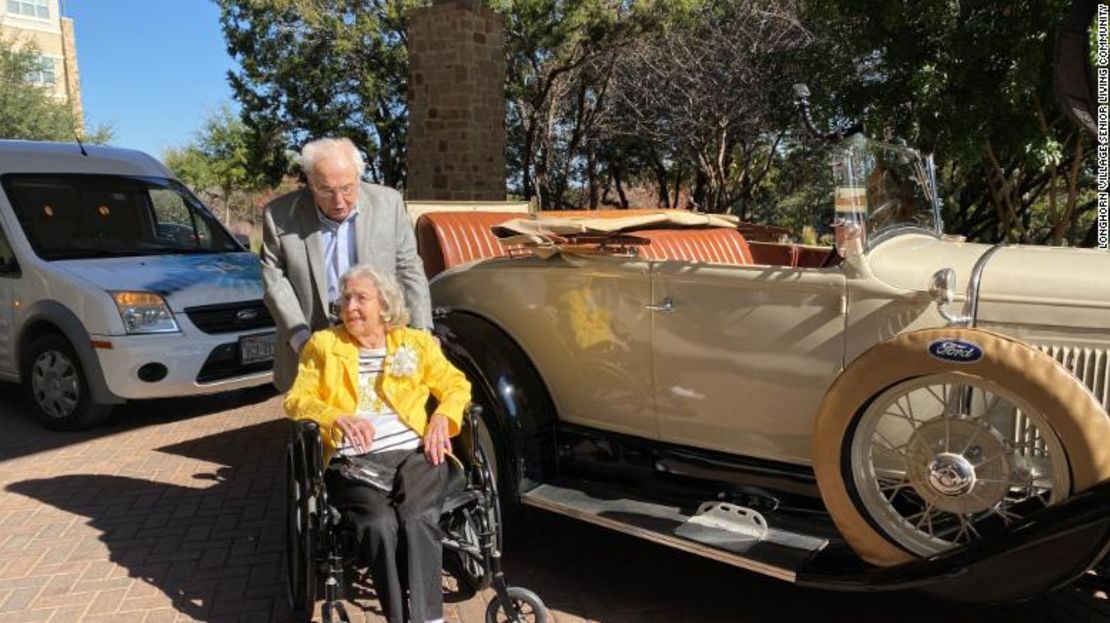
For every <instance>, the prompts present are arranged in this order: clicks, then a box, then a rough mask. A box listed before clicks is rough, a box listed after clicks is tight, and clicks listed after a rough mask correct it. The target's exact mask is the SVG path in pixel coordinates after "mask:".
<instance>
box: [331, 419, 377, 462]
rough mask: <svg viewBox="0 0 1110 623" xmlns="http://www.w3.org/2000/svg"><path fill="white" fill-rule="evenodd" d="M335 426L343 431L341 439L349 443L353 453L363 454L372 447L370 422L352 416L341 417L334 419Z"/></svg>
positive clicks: (372, 426)
mask: <svg viewBox="0 0 1110 623" xmlns="http://www.w3.org/2000/svg"><path fill="white" fill-rule="evenodd" d="M335 425H336V426H338V427H339V430H341V431H343V439H345V440H347V441H348V442H350V444H351V447H352V448H354V449H355V452H358V453H359V454H365V453H367V452H369V451H370V447H371V446H373V445H374V425H373V424H371V423H370V420H364V419H362V418H358V417H354V416H353V415H342V416H339V417H338V418H336V420H335Z"/></svg>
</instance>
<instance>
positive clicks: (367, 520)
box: [285, 264, 470, 623]
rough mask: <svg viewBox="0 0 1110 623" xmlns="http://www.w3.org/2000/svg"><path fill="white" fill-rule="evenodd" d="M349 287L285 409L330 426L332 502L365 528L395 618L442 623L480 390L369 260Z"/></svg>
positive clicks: (311, 348) (366, 552)
mask: <svg viewBox="0 0 1110 623" xmlns="http://www.w3.org/2000/svg"><path fill="white" fill-rule="evenodd" d="M339 286H340V292H341V294H340V301H341V308H340V315H341V318H342V320H343V324H342V325H340V326H336V327H332V328H330V329H325V330H323V331H319V332H317V333H315V334H314V335H313V336H312V337H311V339H309V341H308V343H307V344H306V345H305V348H304V350H303V351H302V353H301V357H300V366H299V369H298V372H297V377H296V380H295V381H294V383H293V387H292V388H291V389H290V390H289V393H288V394H286V396H285V411H286V413H288V415H289V417H291V418H293V419H298V420H299V419H310V420H313V421H315V422H317V423H318V424H319V425H320V433H321V436H322V438H323V442H324V450H325V451H324V453H325V457H324V460H325V462H326V463H328V464H329V465H328V469H327V472H326V474H325V482H326V484H327V488H328V495H329V499H330V500H331V501H332V503H333V504H334V505H335V506H336V508H338V509H339V510H341V511H343V513H344V515H345V516H346V517H348V518H349V519H350V521H351V522H352V523H353V524H354V527H355V529H356V531H357V533H358V543H359V554H360V556H361V557H362V558H363V559H364V560H365V562H367V563H368V564H369V565H370V570H371V575H372V577H373V580H374V587H375V590H376V591H377V594H378V598H379V599H380V600H381V604H382V609H383V610H384V611H385V614H386V617H387V619H388V620H389V621H390V623H402V622H403V621H414V622H416V623H421V622H427V621H442V620H443V592H442V587H441V573H442V566H443V558H442V550H441V546H440V534H441V533H440V530H439V526H438V520H439V515H440V511H441V507H442V503H443V496H444V489H445V485H446V482H447V465H446V463H445V460H446V459H447V456H448V453H449V451H450V448H451V441H450V439H451V437H452V436H454V435H456V434H458V432H459V427H460V422H461V421H462V413H463V409H464V408H465V407H466V404H467V402H468V401H469V400H470V384H469V383H468V382H467V381H466V378H465V377H464V376H463V375H462V373H461V372H459V371H458V370H457V369H456V368H455V367H453V366H452V365H451V364H450V363H449V362H448V361H447V359H446V358H445V357H444V356H443V352H442V351H441V350H440V348H439V344H438V343H437V342H436V341H435V339H434V338H433V337H432V336H431V335H430V334H428V333H426V332H424V331H418V330H415V329H409V328H406V324H407V322H408V312H407V310H406V309H405V304H404V299H403V298H402V297H401V293H400V291H399V289H398V287H397V284H396V282H395V281H394V280H393V279H392V277H389V276H387V275H385V274H382V273H379V272H378V271H376V270H375V269H374V268H371V267H370V266H367V265H365V264H359V265H356V266H353V267H352V268H351V269H350V270H348V271H347V272H346V273H345V274H344V275H343V276H342V277H341V278H340V282H339ZM429 393H430V394H431V395H432V396H435V398H436V400H437V401H438V406H437V407H436V409H435V412H434V414H433V415H432V416H431V417H430V418H429V417H428V416H427V411H426V409H425V405H426V403H427V401H428V395H429ZM406 593H407V595H408V601H407V603H406ZM406 614H407V616H406Z"/></svg>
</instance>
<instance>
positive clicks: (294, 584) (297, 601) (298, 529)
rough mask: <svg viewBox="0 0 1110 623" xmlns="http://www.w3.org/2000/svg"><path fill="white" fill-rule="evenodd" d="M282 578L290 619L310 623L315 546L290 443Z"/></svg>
mask: <svg viewBox="0 0 1110 623" xmlns="http://www.w3.org/2000/svg"><path fill="white" fill-rule="evenodd" d="M285 467H286V470H285V477H286V498H285V517H286V523H285V564H286V566H285V577H286V587H287V588H288V596H289V606H290V608H291V609H292V611H293V620H295V621H311V617H312V611H313V608H314V607H315V605H316V547H315V541H314V540H313V539H312V534H311V524H310V516H309V501H308V498H307V495H306V492H305V490H304V485H305V481H306V479H305V478H304V474H305V464H304V456H303V454H302V453H299V452H297V451H296V446H295V444H290V445H289V447H288V451H287V454H286V462H285Z"/></svg>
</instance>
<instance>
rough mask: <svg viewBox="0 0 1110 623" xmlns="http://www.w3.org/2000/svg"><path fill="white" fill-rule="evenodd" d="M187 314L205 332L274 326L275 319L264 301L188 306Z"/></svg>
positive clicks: (247, 329) (229, 331) (225, 331)
mask: <svg viewBox="0 0 1110 623" xmlns="http://www.w3.org/2000/svg"><path fill="white" fill-rule="evenodd" d="M185 315H186V316H188V317H189V320H190V321H191V322H192V323H193V324H194V325H196V327H197V328H198V329H200V330H201V331H204V332H205V333H211V334H219V333H237V332H239V331H251V330H254V329H268V328H270V327H272V326H274V319H273V318H272V317H271V316H270V311H269V310H268V309H266V305H264V304H263V303H262V301H240V302H238V303H220V304H218V305H201V306H198V307H186V308H185Z"/></svg>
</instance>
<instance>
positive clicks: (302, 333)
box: [289, 327, 312, 357]
mask: <svg viewBox="0 0 1110 623" xmlns="http://www.w3.org/2000/svg"><path fill="white" fill-rule="evenodd" d="M310 337H312V332H311V331H309V330H308V329H305V328H304V327H301V328H300V329H297V331H296V332H294V333H293V335H291V336H289V348H292V349H293V352H295V353H297V356H298V357H300V356H301V351H302V350H304V345H305V343H306V342H308V338H310Z"/></svg>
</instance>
